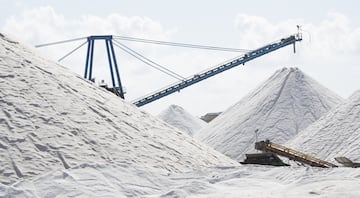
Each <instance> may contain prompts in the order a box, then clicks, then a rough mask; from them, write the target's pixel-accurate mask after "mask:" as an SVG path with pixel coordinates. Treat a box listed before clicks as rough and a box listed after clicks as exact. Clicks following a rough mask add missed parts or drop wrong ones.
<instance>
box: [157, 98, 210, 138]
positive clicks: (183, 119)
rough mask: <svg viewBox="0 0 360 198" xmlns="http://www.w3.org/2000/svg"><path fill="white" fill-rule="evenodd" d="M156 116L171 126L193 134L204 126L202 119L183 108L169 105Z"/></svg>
mask: <svg viewBox="0 0 360 198" xmlns="http://www.w3.org/2000/svg"><path fill="white" fill-rule="evenodd" d="M158 117H159V118H160V119H162V120H163V121H164V122H166V123H168V124H170V125H171V126H173V127H175V128H178V129H179V130H181V131H183V132H185V133H187V134H188V135H190V136H193V135H194V133H195V132H196V131H198V130H200V129H202V128H203V127H205V126H206V122H204V121H202V120H201V119H200V118H197V117H195V116H193V115H191V114H190V113H188V112H187V111H185V109H184V108H182V107H180V106H177V105H171V106H169V107H168V108H167V109H165V110H164V111H162V112H161V113H160V114H159V115H158Z"/></svg>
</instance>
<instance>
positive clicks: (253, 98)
mask: <svg viewBox="0 0 360 198" xmlns="http://www.w3.org/2000/svg"><path fill="white" fill-rule="evenodd" d="M341 101H342V98H340V97H339V96H338V95H336V94H335V93H333V92H331V91H330V90H328V89H327V88H325V87H323V86H322V85H320V84H319V83H318V82H316V81H315V80H313V79H312V78H310V77H309V76H307V75H306V74H304V73H303V72H302V71H301V70H300V69H298V68H282V69H279V70H277V71H276V72H275V73H274V74H273V75H272V76H271V77H270V78H268V79H267V80H266V81H265V82H264V83H262V84H261V85H260V86H259V87H257V88H256V89H255V90H254V91H252V92H251V93H249V94H248V95H247V96H245V97H244V98H242V99H241V100H240V101H239V102H238V103H236V104H235V105H233V106H232V107H230V108H229V109H227V110H226V111H225V112H223V113H222V114H220V116H219V117H217V118H216V119H214V120H213V121H212V122H211V123H209V125H207V126H206V127H205V128H203V129H202V130H201V131H199V132H198V133H197V134H198V135H196V136H195V137H196V138H198V139H199V140H201V141H203V142H205V143H207V144H208V145H210V146H212V147H213V148H215V149H216V150H218V151H220V152H222V153H224V154H225V155H227V156H230V157H231V158H233V159H237V160H240V159H243V157H244V154H245V153H253V152H255V149H254V143H255V141H256V137H257V140H258V141H260V140H265V139H269V140H271V141H273V142H276V143H279V144H282V143H285V142H286V141H288V140H289V139H291V138H293V137H294V136H295V135H296V134H297V133H298V132H300V131H301V130H302V129H304V128H306V127H307V126H308V125H309V124H311V123H313V122H314V121H316V120H317V119H318V118H319V117H320V116H322V115H323V114H324V113H326V112H327V111H328V110H330V109H331V108H332V107H334V106H335V105H337V104H338V103H340V102H341Z"/></svg>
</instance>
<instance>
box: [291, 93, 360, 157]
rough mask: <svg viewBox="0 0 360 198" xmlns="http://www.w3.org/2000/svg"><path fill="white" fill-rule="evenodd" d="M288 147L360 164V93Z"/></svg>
mask: <svg viewBox="0 0 360 198" xmlns="http://www.w3.org/2000/svg"><path fill="white" fill-rule="evenodd" d="M287 144H288V145H289V146H291V147H294V148H296V149H299V150H301V151H303V152H305V153H308V154H311V155H314V156H317V157H319V158H321V159H326V160H329V161H334V157H341V156H344V157H347V158H350V159H352V160H355V161H360V90H359V91H357V92H355V93H354V94H353V95H352V96H351V97H350V98H349V99H347V100H346V101H345V102H344V103H342V104H341V105H339V106H337V107H336V108H334V109H332V110H331V111H330V112H329V113H327V114H326V115H324V116H323V117H321V118H320V119H319V120H318V121H316V122H315V123H313V124H311V125H310V126H309V127H307V128H306V129H305V130H303V131H301V132H300V133H299V134H298V135H297V136H296V137H295V138H294V139H293V140H291V141H289V142H288V143H287Z"/></svg>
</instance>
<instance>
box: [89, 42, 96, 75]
mask: <svg viewBox="0 0 360 198" xmlns="http://www.w3.org/2000/svg"><path fill="white" fill-rule="evenodd" d="M90 39H91V52H90V68H89V70H90V71H89V80H91V78H92V66H93V59H94V44H95V40H94V39H92V38H90Z"/></svg>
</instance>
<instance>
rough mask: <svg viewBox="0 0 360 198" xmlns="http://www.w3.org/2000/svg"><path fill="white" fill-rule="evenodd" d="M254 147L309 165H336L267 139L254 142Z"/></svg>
mask: <svg viewBox="0 0 360 198" xmlns="http://www.w3.org/2000/svg"><path fill="white" fill-rule="evenodd" d="M255 149H257V150H260V151H264V152H271V153H275V154H277V155H280V156H283V157H286V158H289V159H291V160H294V161H297V162H300V163H303V164H307V165H310V166H315V167H322V168H331V167H338V166H337V165H335V164H332V163H330V162H327V161H324V160H321V159H318V158H316V157H313V156H310V155H308V154H305V153H302V152H299V151H296V150H294V149H291V148H288V147H285V146H282V145H280V144H275V143H273V142H270V141H269V140H266V141H260V142H256V143H255Z"/></svg>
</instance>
